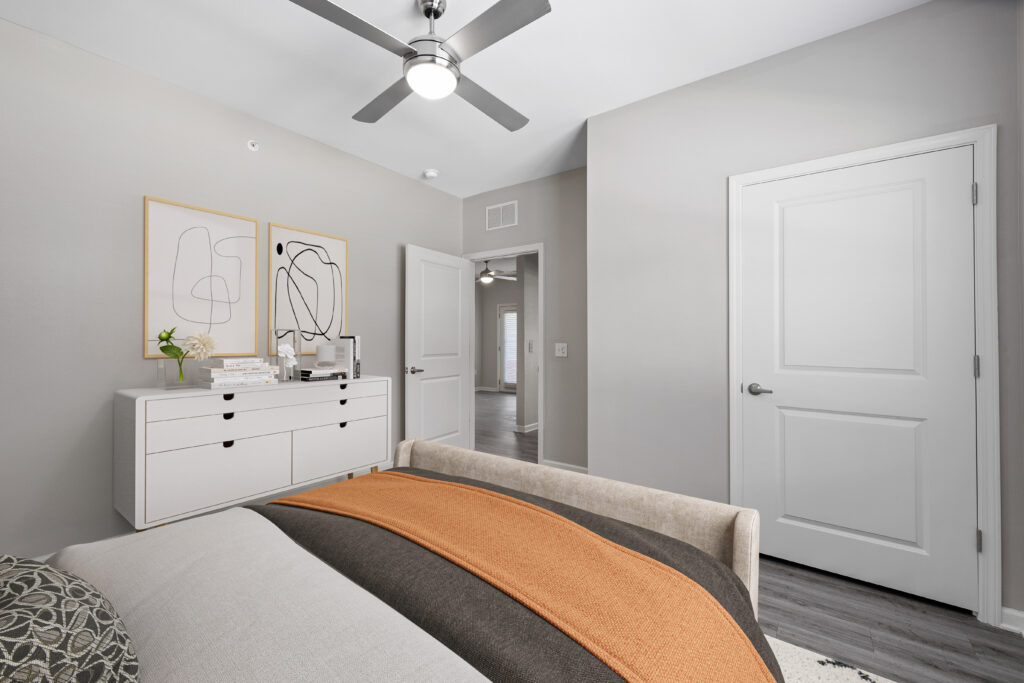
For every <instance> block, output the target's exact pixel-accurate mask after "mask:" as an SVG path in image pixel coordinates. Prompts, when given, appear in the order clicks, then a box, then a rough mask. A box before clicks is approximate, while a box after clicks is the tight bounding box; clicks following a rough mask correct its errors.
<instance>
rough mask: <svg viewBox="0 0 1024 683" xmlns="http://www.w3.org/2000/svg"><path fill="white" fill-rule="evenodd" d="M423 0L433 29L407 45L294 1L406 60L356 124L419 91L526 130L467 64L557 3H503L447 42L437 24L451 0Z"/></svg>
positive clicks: (312, 1)
mask: <svg viewBox="0 0 1024 683" xmlns="http://www.w3.org/2000/svg"><path fill="white" fill-rule="evenodd" d="M417 1H418V4H419V7H420V10H421V11H422V12H423V15H424V16H425V17H426V18H427V20H428V21H429V22H430V29H429V32H428V33H427V34H426V35H422V36H416V37H415V38H413V39H412V40H410V41H409V42H408V43H405V42H403V41H401V40H399V39H398V38H395V37H394V36H392V35H391V34H389V33H387V32H386V31H383V30H381V29H379V28H377V27H376V26H374V25H373V24H370V23H369V22H367V21H364V20H363V19H360V18H359V17H357V16H356V15H354V14H352V13H351V12H349V11H348V10H345V9H342V8H341V7H338V6H337V5H335V4H334V3H333V2H330V0H291V2H293V3H295V4H296V5H298V6H300V7H304V8H305V9H307V10H309V11H310V12H312V13H314V14H316V15H318V16H320V17H323V18H324V19H326V20H327V21H330V22H332V23H334V24H337V25H338V26H341V27H342V28H344V29H347V30H349V31H351V32H352V33H355V34H356V35H358V36H360V37H362V38H365V39H366V40H369V41H370V42H372V43H376V44H377V45H379V46H381V47H382V48H384V49H385V50H388V51H390V52H393V53H395V54H396V55H398V56H399V57H401V58H402V59H403V60H404V65H403V75H402V78H400V79H398V80H397V81H396V82H395V83H394V84H393V85H391V87H389V88H388V89H387V90H385V91H384V92H382V93H381V94H380V95H378V96H377V97H376V98H375V99H374V100H373V101H372V102H370V103H369V104H368V105H366V106H365V107H363V108H362V109H360V110H359V111H358V112H356V113H355V115H354V116H353V117H352V118H354V119H355V120H356V121H362V122H364V123H375V122H377V121H379V120H380V118H381V117H382V116H384V115H385V114H387V113H388V112H389V111H391V110H392V109H394V108H395V106H397V105H398V103H400V102H401V101H402V100H404V99H405V98H406V97H408V96H409V95H410V94H412V93H413V92H415V93H417V94H419V95H421V96H422V97H425V98H427V99H432V100H437V99H441V98H443V97H447V96H448V95H451V94H452V93H455V94H456V95H458V96H459V97H461V98H462V99H464V100H466V101H467V102H469V103H470V104H472V105H473V106H474V107H476V108H477V109H479V110H480V111H482V112H483V113H484V114H487V116H489V117H491V118H492V119H494V120H495V121H497V122H498V123H500V124H501V125H502V126H504V127H505V128H507V129H508V130H510V131H516V130H519V129H520V128H522V127H523V126H525V125H526V124H527V123H528V122H529V119H528V118H526V117H525V116H523V115H522V114H520V113H519V112H518V111H516V110H515V109H513V108H512V107H510V106H509V105H507V104H505V103H504V102H502V101H501V100H500V99H498V98H497V97H495V96H494V95H492V94H491V93H489V92H488V91H487V90H484V89H483V88H482V87H481V86H479V85H477V83H476V82H475V81H473V80H471V79H469V78H468V77H467V76H466V75H465V74H463V73H462V62H464V61H466V60H467V59H469V58H470V57H472V56H473V55H475V54H477V53H478V52H480V51H482V50H484V49H486V48H488V47H490V46H491V45H494V44H495V43H497V42H498V41H499V40H502V39H503V38H506V37H507V36H509V35H511V34H513V33H515V32H516V31H518V30H519V29H521V28H523V27H524V26H526V25H527V24H530V23H532V22H534V21H536V20H537V19H539V18H541V17H542V16H544V15H545V14H547V13H548V12H550V11H551V3H550V2H548V0H499V1H498V2H497V3H496V4H494V5H492V6H491V7H490V8H489V9H487V10H486V11H484V12H483V14H481V15H479V16H478V17H477V18H475V19H473V20H472V21H471V22H469V23H468V24H466V25H465V26H463V27H462V28H461V29H459V30H458V31H456V32H455V33H454V34H453V35H451V36H450V37H449V38H447V39H445V38H442V37H441V36H439V35H437V34H436V33H434V21H435V20H436V19H440V18H441V16H442V15H443V14H444V11H445V8H446V7H447V0H417Z"/></svg>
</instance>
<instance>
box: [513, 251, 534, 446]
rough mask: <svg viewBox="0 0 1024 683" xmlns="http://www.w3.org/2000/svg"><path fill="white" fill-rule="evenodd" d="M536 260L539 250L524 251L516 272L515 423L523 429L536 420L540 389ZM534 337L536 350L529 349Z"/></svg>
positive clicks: (518, 260)
mask: <svg viewBox="0 0 1024 683" xmlns="http://www.w3.org/2000/svg"><path fill="white" fill-rule="evenodd" d="M537 261H538V257H537V254H525V255H523V256H520V257H519V258H517V259H516V273H517V274H518V277H519V280H518V281H517V284H518V285H519V299H518V303H519V316H518V317H517V319H516V322H517V323H518V325H517V330H516V347H517V349H516V353H518V356H517V358H518V359H519V367H518V368H516V369H517V371H518V376H517V377H516V380H517V382H518V383H517V384H516V427H518V428H520V429H525V428H526V427H528V426H529V425H536V424H537V408H538V405H537V404H538V390H539V389H540V383H539V380H540V375H539V374H538V372H539V371H540V360H539V358H540V340H539V339H538V333H539V332H540V329H539V326H538V323H539V320H540V318H539V314H540V311H539V310H538V307H539V304H540V291H539V290H538V289H537V288H538V284H539V283H538V281H537V278H538V263H537ZM531 341H532V342H533V350H530V342H531Z"/></svg>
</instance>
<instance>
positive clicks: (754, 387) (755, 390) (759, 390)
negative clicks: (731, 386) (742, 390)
mask: <svg viewBox="0 0 1024 683" xmlns="http://www.w3.org/2000/svg"><path fill="white" fill-rule="evenodd" d="M747 391H748V392H750V393H751V394H752V395H753V396H760V395H761V394H774V393H775V392H774V391H772V390H771V389H765V388H764V387H762V386H761V385H760V384H758V383H757V382H754V383H753V384H751V385H749V386H748V387H747Z"/></svg>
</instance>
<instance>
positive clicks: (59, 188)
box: [0, 21, 462, 556]
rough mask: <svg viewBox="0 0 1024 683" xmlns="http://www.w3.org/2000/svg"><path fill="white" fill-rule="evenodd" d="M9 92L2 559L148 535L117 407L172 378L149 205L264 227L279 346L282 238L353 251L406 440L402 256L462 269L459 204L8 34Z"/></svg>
mask: <svg viewBox="0 0 1024 683" xmlns="http://www.w3.org/2000/svg"><path fill="white" fill-rule="evenodd" d="M0 93H3V95H2V100H3V104H2V106H0V215H2V216H3V219H2V220H3V222H2V236H3V243H4V245H5V246H4V248H3V249H0V315H2V319H3V320H4V321H5V322H4V331H3V334H2V335H0V358H3V359H4V362H5V371H4V378H3V380H2V381H0V396H2V410H0V433H2V435H3V446H2V447H0V501H3V505H2V510H0V549H2V552H7V553H15V554H19V555H27V556H35V555H40V554H43V553H47V552H50V551H54V550H56V549H58V548H60V547H62V546H64V545H67V544H70V543H80V542H84V541H89V540H93V539H97V538H102V537H106V536H111V535H113V534H115V533H122V532H125V531H127V530H128V525H127V524H126V523H125V522H123V521H122V520H121V518H120V517H119V516H118V515H117V514H116V513H115V512H114V509H113V505H112V494H111V442H112V429H113V427H112V417H111V402H112V394H113V392H114V391H115V390H116V389H119V388H123V387H138V386H147V385H152V383H153V382H154V379H155V373H156V361H154V360H149V361H146V360H143V359H142V357H141V352H140V347H141V341H140V335H141V334H142V307H143V304H142V237H143V229H142V228H143V226H142V208H143V206H142V202H143V200H142V197H143V195H146V194H149V195H153V196H157V197H163V198H167V199H172V200H176V201H181V202H185V203H189V204H194V205H197V206H203V207H208V208H213V209H219V210H222V211H228V212H233V213H238V214H241V215H245V216H252V217H254V218H258V219H259V220H260V247H261V248H260V256H261V264H260V273H261V276H260V277H261V286H260V288H259V294H260V309H259V310H260V324H259V329H260V334H261V339H260V348H261V349H265V348H266V340H265V339H264V338H263V337H264V335H265V330H266V304H267V302H266V286H265V273H266V267H267V264H266V251H265V245H266V244H267V242H266V239H267V227H266V222H267V221H275V222H281V223H285V224H288V225H294V226H298V227H302V228H307V229H311V230H317V231H322V232H328V233H333V234H338V235H341V236H344V237H347V238H348V239H349V245H350V259H349V266H350V274H349V285H350V287H351V292H352V293H351V296H350V297H349V306H350V315H349V329H350V331H351V332H352V333H355V334H360V335H362V338H363V342H364V344H365V350H364V358H363V367H364V370H365V372H367V373H370V374H379V375H390V376H391V377H393V378H395V380H396V381H397V388H398V391H396V395H395V400H394V403H393V406H392V408H393V409H394V411H395V412H394V417H395V420H394V422H393V425H394V430H393V437H394V438H398V437H399V436H400V434H401V429H402V419H401V418H402V413H401V411H400V408H401V405H402V402H401V393H400V389H401V367H402V349H401V343H402V272H403V271H402V263H403V261H402V258H403V257H402V245H403V244H404V243H406V242H411V243H414V244H420V245H423V246H424V247H428V248H431V249H437V250H440V251H446V252H449V253H455V254H457V253H459V252H460V249H461V246H462V245H461V229H460V224H461V220H462V216H461V201H460V200H459V199H457V198H455V197H452V196H449V195H446V194H443V193H441V192H438V191H435V190H432V189H430V188H429V187H427V186H425V185H423V184H421V183H418V182H416V181H413V180H409V179H406V178H403V177H401V176H399V175H397V174H395V173H392V172H390V171H387V170H385V169H383V168H382V167H380V166H375V165H373V164H370V163H367V162H365V161H362V160H359V159H357V158H355V157H352V156H350V155H347V154H343V153H341V152H338V151H337V150H334V149H331V148H328V147H325V146H323V145H320V144H318V143H315V142H313V141H311V140H309V139H307V138H303V137H301V136H298V135H295V134H293V133H289V132H286V131H284V130H282V129H279V128H276V127H273V126H270V125H268V124H265V123H262V122H260V121H258V120H256V119H254V118H251V117H248V116H244V115H242V114H239V113H237V112H235V111H232V110H229V109H227V108H224V107H222V106H220V105H217V104H215V103H213V102H211V101H209V100H206V99H203V98H201V97H198V96H196V95H192V94H190V93H187V92H185V91H183V90H180V89H178V88H175V87H173V86H170V85H167V84H165V83H163V82H160V81H158V80H155V79H153V78H150V77H148V76H144V75H141V74H139V73H137V72H134V71H131V70H129V69H126V68H124V67H122V66H119V65H116V64H114V63H112V62H108V61H106V60H104V59H101V58H98V57H95V56H93V55H90V54H87V53H85V52H82V51H80V50H78V49H76V48H72V47H70V46H68V45H66V44H63V43H60V42H57V41H55V40H52V39H50V38H46V37H43V36H41V35H39V34H37V33H34V32H32V31H28V30H26V29H23V28H20V27H17V26H15V25H13V24H10V23H7V22H3V21H0ZM249 138H255V139H257V140H259V141H260V142H261V143H262V146H263V151H261V152H259V153H257V154H254V153H252V152H249V151H248V150H247V149H246V141H247V140H248V139H249ZM187 364H188V363H187Z"/></svg>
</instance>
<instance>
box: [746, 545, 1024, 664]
mask: <svg viewBox="0 0 1024 683" xmlns="http://www.w3.org/2000/svg"><path fill="white" fill-rule="evenodd" d="M759 609H760V613H759V618H760V622H761V627H762V628H763V629H764V632H765V633H766V634H768V635H770V636H774V637H776V638H778V639H779V640H784V641H786V642H789V643H793V644H794V645H799V646H801V647H805V648H807V649H809V650H814V651H815V652H818V653H820V654H823V655H826V656H828V657H833V658H835V659H839V660H841V661H844V662H846V663H847V664H853V665H854V666H859V667H861V668H862V669H864V670H866V671H870V672H872V673H876V674H878V675H880V676H885V677H886V678H892V679H894V680H897V681H915V682H916V681H924V682H930V681H943V682H948V681H1000V682H1006V683H1010V682H1013V681H1024V637H1021V635H1020V634H1015V633H1011V632H1009V631H1004V630H1001V629H996V628H992V627H990V626H985V625H984V624H982V623H981V622H979V621H978V620H977V619H975V618H974V615H972V614H971V613H970V612H967V611H965V610H959V609H955V608H953V607H947V606H946V605H940V604H938V603H935V602H931V601H929V600H923V599H921V598H916V597H914V596H911V595H907V594H905V593H899V592H896V591H891V590H887V589H884V588H880V587H878V586H873V585H870V584H866V583H862V582H860V581H854V580H851V579H846V578H843V577H840V576H836V575H834V574H829V573H827V572H820V571H817V570H814V569H810V568H807V567H803V566H800V565H796V564H792V563H789V562H784V561H782V560H777V559H774V558H770V557H766V556H762V557H761V583H760V605H759Z"/></svg>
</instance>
